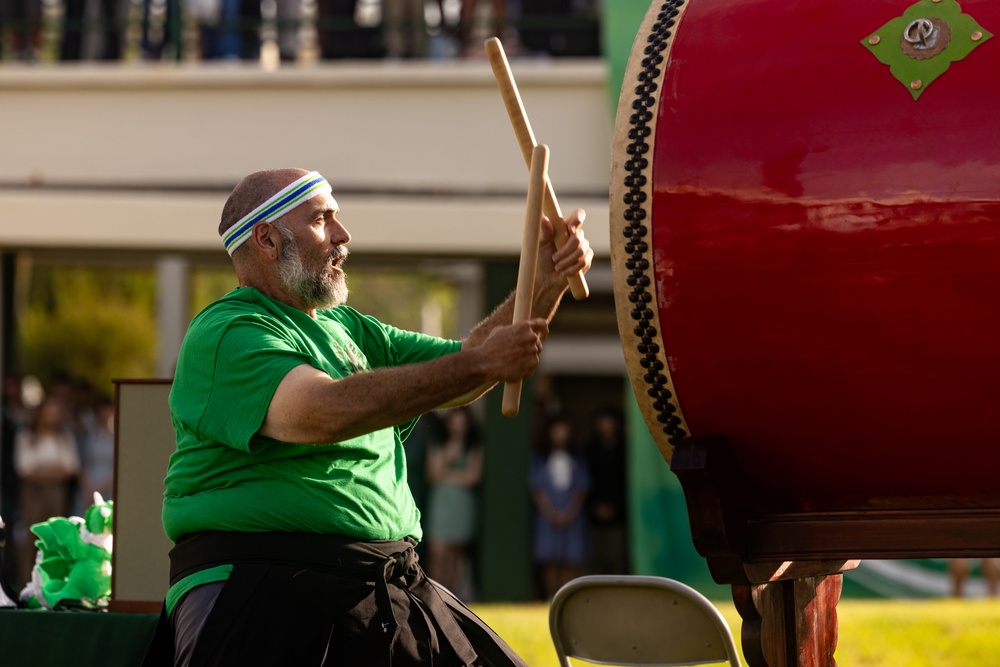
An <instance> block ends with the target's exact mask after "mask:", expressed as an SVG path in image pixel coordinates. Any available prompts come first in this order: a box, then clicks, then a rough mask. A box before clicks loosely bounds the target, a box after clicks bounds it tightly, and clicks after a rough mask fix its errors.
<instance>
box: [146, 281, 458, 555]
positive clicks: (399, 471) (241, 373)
mask: <svg viewBox="0 0 1000 667" xmlns="http://www.w3.org/2000/svg"><path fill="white" fill-rule="evenodd" d="M460 347H461V343H460V342H459V341H449V340H443V339H440V338H435V337H432V336H426V335H424V334H419V333H413V332H408V331H402V330H399V329H396V328H394V327H391V326H388V325H385V324H382V323H380V322H378V321H377V320H375V319H373V318H371V317H366V316H363V315H361V314H360V313H358V312H357V311H356V310H354V309H353V308H349V307H347V306H339V307H337V308H333V309H331V310H326V311H320V312H318V313H317V314H316V318H315V319H314V318H312V317H309V315H307V314H306V313H304V312H302V311H300V310H297V309H295V308H292V307H290V306H288V305H286V304H283V303H281V302H279V301H275V300H273V299H270V298H268V297H267V296H265V295H264V294H263V293H261V292H259V291H258V290H256V289H254V288H238V289H236V290H234V291H232V292H230V293H229V294H228V295H226V296H225V297H223V298H222V299H219V300H218V301H216V302H214V303H212V304H211V305H209V306H208V307H207V308H206V309H205V310H203V311H202V312H201V313H199V314H198V316H197V317H196V318H195V319H194V320H193V321H192V323H191V326H190V328H189V330H188V333H187V335H186V336H185V338H184V343H183V345H182V348H181V353H180V357H179V359H178V362H177V369H176V373H175V377H174V383H173V388H172V389H171V392H170V411H171V415H172V418H173V424H174V430H175V431H176V433H177V449H176V451H175V452H174V453H173V455H171V457H170V463H169V466H168V468H167V476H166V480H165V486H166V492H165V494H164V503H163V525H164V528H165V530H166V533H167V535H168V536H169V537H170V539H171V540H174V541H177V539H178V538H179V537H181V536H182V535H184V534H186V533H191V532H195V531H202V530H231V531H247V532H258V531H297V532H316V533H340V534H345V535H351V536H354V537H358V538H361V539H370V540H398V539H402V538H404V537H407V536H411V537H414V538H416V539H420V537H421V529H420V514H419V512H418V510H417V508H416V506H415V504H414V502H413V497H412V495H411V494H410V490H409V487H408V485H407V482H406V459H405V455H404V453H403V444H402V443H403V439H404V438H405V437H406V435H407V434H408V433H409V430H410V429H411V428H412V426H413V423H414V422H409V423H407V424H401V425H399V426H396V427H394V428H386V429H382V430H380V431H375V432H374V433H369V434H367V435H363V436H360V437H357V438H351V439H350V440H345V441H342V442H338V443H317V444H315V445H293V444H288V443H283V442H279V441H276V440H272V439H268V438H264V437H262V436H260V435H258V434H257V431H258V429H259V428H260V426H261V424H262V422H263V419H264V415H265V414H266V412H267V408H268V405H269V403H270V401H271V397H272V395H273V394H274V390H275V389H276V388H277V386H278V383H279V382H281V380H282V378H283V377H284V376H285V374H286V373H288V371H290V370H291V369H292V368H295V367H296V366H299V365H301V364H309V365H311V366H313V367H315V368H317V369H319V370H321V371H324V372H325V373H327V374H329V375H330V377H332V378H334V379H336V378H343V377H346V376H348V375H351V374H354V373H362V372H366V371H368V370H371V369H375V368H383V367H389V366H400V365H405V364H413V363H419V362H423V361H429V360H432V359H436V358H438V357H441V356H443V355H445V354H450V353H453V352H457V351H458V350H459V349H460ZM330 409H331V410H333V409H336V406H330Z"/></svg>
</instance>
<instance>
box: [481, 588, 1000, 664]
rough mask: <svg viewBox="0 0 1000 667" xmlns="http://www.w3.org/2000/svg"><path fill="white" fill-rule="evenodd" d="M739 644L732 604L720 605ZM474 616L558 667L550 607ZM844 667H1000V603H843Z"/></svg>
mask: <svg viewBox="0 0 1000 667" xmlns="http://www.w3.org/2000/svg"><path fill="white" fill-rule="evenodd" d="M716 606H717V607H718V608H719V610H720V611H721V612H722V615H723V616H725V618H726V620H727V621H728V622H729V626H730V627H731V628H732V629H733V635H734V636H735V637H736V642H737V644H739V628H740V619H739V615H738V614H737V613H736V610H735V609H734V608H733V605H732V604H729V603H724V602H716ZM473 610H474V611H475V612H476V613H477V614H479V616H480V617H481V618H482V619H483V620H485V621H486V622H487V623H488V624H489V625H490V626H491V627H492V628H493V629H494V630H496V631H497V633H498V634H499V635H500V636H501V637H503V638H504V639H505V640H506V641H507V642H508V643H509V644H510V645H511V647H513V648H514V650H515V651H517V652H518V653H519V654H520V655H521V657H523V658H524V659H525V660H526V661H527V662H528V664H529V665H532V667H558V662H557V660H556V654H555V650H554V649H553V648H552V640H551V639H550V637H549V625H548V613H549V612H548V605H546V604H545V603H540V602H539V603H533V604H518V605H507V604H479V605H474V606H473ZM837 611H838V616H839V620H840V643H839V644H838V646H837V651H836V653H835V658H836V659H837V662H838V663H839V664H841V665H844V666H845V667H986V666H989V665H1000V601H996V600H850V599H848V600H841V602H840V604H839V605H838V606H837Z"/></svg>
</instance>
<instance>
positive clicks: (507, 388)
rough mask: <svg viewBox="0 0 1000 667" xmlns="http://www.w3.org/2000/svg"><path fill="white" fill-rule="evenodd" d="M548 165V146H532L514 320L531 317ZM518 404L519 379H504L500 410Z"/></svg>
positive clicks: (513, 408)
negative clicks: (505, 381) (513, 380)
mask: <svg viewBox="0 0 1000 667" xmlns="http://www.w3.org/2000/svg"><path fill="white" fill-rule="evenodd" d="M548 169H549V149H548V147H547V146H546V145H545V144H542V145H540V146H535V147H534V148H533V149H532V152H531V162H530V166H529V169H528V203H527V205H526V208H525V212H524V232H523V233H522V235H521V261H520V263H519V264H518V268H517V287H516V289H515V291H514V322H515V323H516V322H524V321H525V320H528V319H530V318H531V301H532V294H533V293H534V291H535V265H536V263H537V261H538V241H539V237H540V235H541V226H542V199H543V193H544V192H545V182H546V176H547V173H548ZM520 405H521V381H520V380H517V381H515V382H507V383H506V384H505V385H504V388H503V404H502V406H501V412H503V414H504V415H505V416H507V417H513V416H515V415H516V414H517V411H518V410H519V409H520Z"/></svg>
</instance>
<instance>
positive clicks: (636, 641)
mask: <svg viewBox="0 0 1000 667" xmlns="http://www.w3.org/2000/svg"><path fill="white" fill-rule="evenodd" d="M549 631H550V632H551V633H552V641H553V642H554V643H555V647H556V653H557V654H558V656H559V662H560V664H561V665H562V666H563V667H571V665H570V661H569V659H570V658H578V659H580V660H585V661H587V662H592V663H597V664H601V665H700V664H706V663H728V664H730V665H732V666H733V667H740V658H739V654H738V653H737V650H736V643H735V642H734V641H733V634H732V632H731V631H730V629H729V625H728V624H727V623H726V619H724V618H723V617H722V614H720V613H719V610H718V609H716V608H715V606H714V605H713V604H712V603H711V602H710V601H709V600H708V598H706V597H705V596H704V595H702V594H701V593H699V592H698V591H696V590H695V589H693V588H691V587H690V586H686V585H685V584H682V583H680V582H679V581H674V580H673V579H666V578H664V577H639V576H614V575H607V576H605V575H595V576H588V577H580V578H578V579H574V580H573V581H571V582H569V583H568V584H566V585H565V586H563V587H562V588H561V589H559V591H558V592H557V593H556V595H555V597H554V598H553V599H552V606H551V607H550V609H549Z"/></svg>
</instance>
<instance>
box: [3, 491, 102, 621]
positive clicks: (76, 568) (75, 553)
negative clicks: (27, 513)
mask: <svg viewBox="0 0 1000 667" xmlns="http://www.w3.org/2000/svg"><path fill="white" fill-rule="evenodd" d="M113 518H114V502H113V501H110V500H108V501H105V500H104V499H103V498H102V497H101V495H100V494H99V493H95V494H94V504H93V505H92V506H91V507H90V509H88V510H87V512H86V513H85V514H84V516H83V518H81V517H78V516H73V517H69V518H68V519H67V518H63V517H53V518H51V519H49V520H48V521H43V522H41V523H36V524H35V525H33V526H31V532H33V533H34V534H35V536H36V537H38V539H37V540H35V546H37V547H38V555H37V556H36V558H35V567H34V569H33V570H32V572H31V581H30V582H28V585H27V586H25V587H24V590H23V591H21V595H20V598H21V603H22V604H24V605H25V606H27V607H30V608H40V607H44V608H46V609H56V608H57V607H76V608H80V607H83V608H88V609H100V608H104V607H106V606H107V604H108V599H109V598H110V596H111V549H112V543H113V538H112V534H111V527H112V521H113Z"/></svg>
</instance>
